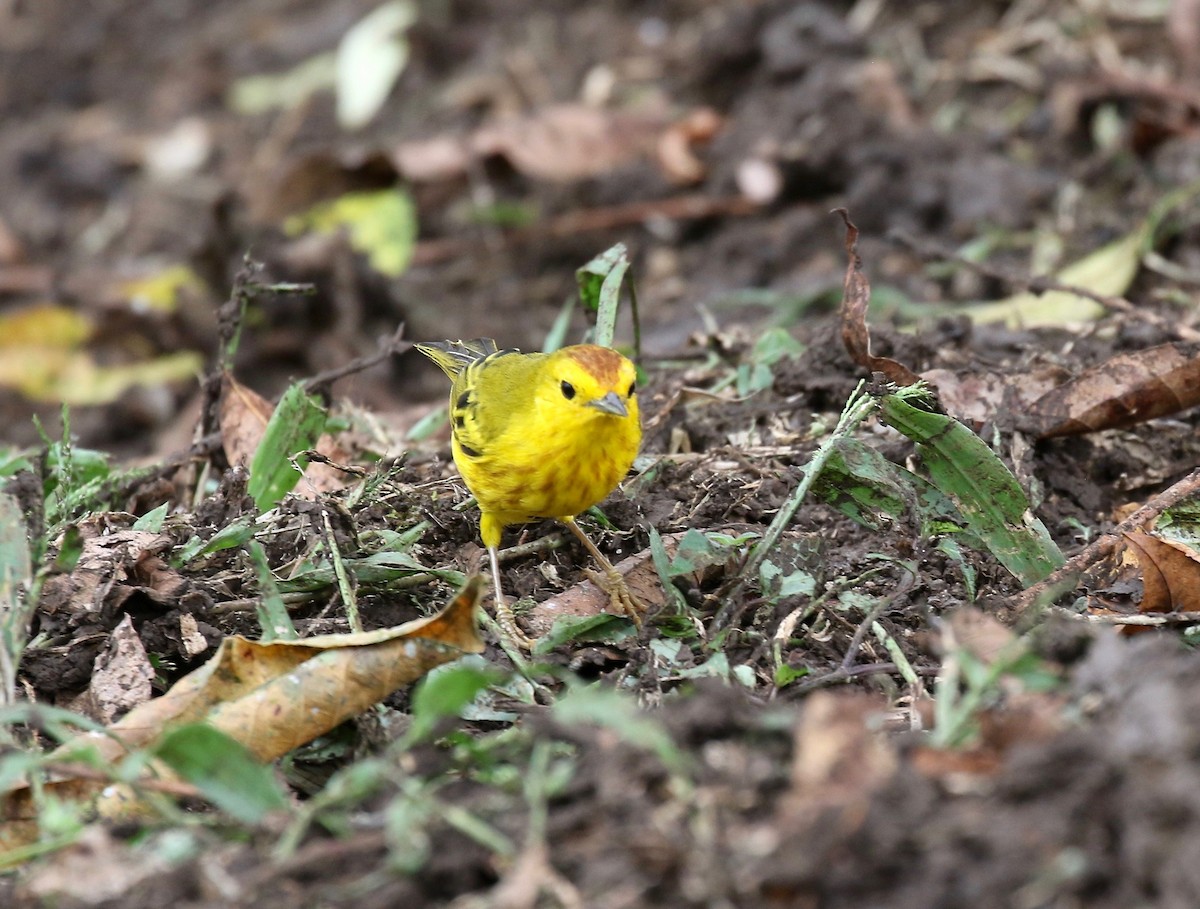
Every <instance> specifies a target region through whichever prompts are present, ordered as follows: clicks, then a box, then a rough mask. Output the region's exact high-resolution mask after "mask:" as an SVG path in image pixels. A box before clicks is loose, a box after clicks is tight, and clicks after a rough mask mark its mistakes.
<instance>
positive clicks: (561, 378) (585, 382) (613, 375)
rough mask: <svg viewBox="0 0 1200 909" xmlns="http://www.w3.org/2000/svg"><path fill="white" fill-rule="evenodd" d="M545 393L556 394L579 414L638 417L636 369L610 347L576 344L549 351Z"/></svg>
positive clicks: (627, 359)
mask: <svg viewBox="0 0 1200 909" xmlns="http://www.w3.org/2000/svg"><path fill="white" fill-rule="evenodd" d="M547 363H548V365H549V367H550V368H549V369H548V370H547V372H546V376H547V378H546V382H547V383H548V384H552V385H553V388H547V389H546V391H545V393H546V394H548V395H550V396H555V395H556V396H557V397H558V399H559V400H561V401H565V402H567V403H569V404H570V405H571V407H572V408H582V410H580V411H577V413H579V415H580V416H585V415H591V416H595V415H600V414H605V415H608V416H613V417H620V418H625V419H629V418H632V419H633V420H634V421H635V422H636V421H637V416H638V413H637V394H636V391H637V370H636V369H635V368H634V365H633V363H632V362H630V360H629V358H627V357H624V356H622V355H621V354H619V353H617V352H616V351H615V350H612V349H611V348H608V347H598V346H596V345H595V344H577V345H575V346H573V347H564V348H562V349H561V350H558V351H555V352H554V353H553V354H551V355H550V359H549V360H548V361H547Z"/></svg>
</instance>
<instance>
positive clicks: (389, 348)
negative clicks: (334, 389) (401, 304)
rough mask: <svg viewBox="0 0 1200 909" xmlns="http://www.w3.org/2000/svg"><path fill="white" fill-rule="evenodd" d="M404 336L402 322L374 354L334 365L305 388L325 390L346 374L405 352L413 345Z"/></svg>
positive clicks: (305, 384)
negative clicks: (340, 364)
mask: <svg viewBox="0 0 1200 909" xmlns="http://www.w3.org/2000/svg"><path fill="white" fill-rule="evenodd" d="M403 337H404V323H403V322H401V323H400V325H399V326H397V328H396V330H395V331H394V332H392V334H391V336H390V337H388V339H387V340H386V341H383V342H382V343H381V344H380V345H379V350H377V351H376V352H375V353H373V354H367V355H366V356H363V357H358V358H357V359H355V360H351V361H350V362H349V363H346V364H344V365H342V366H337V367H334V368H333V369H330V370H326V371H325V372H322V373H318V374H317V375H315V376H313V377H312V378H311V379H308V380H307V381H305V383H304V390H305V391H307V392H309V393H310V394H316V393H320V392H323V391H324V390H325V389H326V388H327V387H328V386H330V385H332V384H333V383H334V382H336V381H337V380H338V379H344V378H345V377H346V376H350V375H354V373H356V372H362V371H363V370H367V369H370V368H371V367H372V366H374V365H375V364H376V363H382V362H383V361H384V360H386V359H387V358H388V357H390V356H391V355H392V354H397V353H403V352H404V351H406V350H408V349H409V348H410V347H412V342H411V341H404V340H402V339H403Z"/></svg>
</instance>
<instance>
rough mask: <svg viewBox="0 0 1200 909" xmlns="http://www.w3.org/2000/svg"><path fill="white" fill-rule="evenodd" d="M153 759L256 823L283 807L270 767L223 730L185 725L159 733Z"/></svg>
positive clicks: (220, 804) (231, 812) (223, 807)
mask: <svg viewBox="0 0 1200 909" xmlns="http://www.w3.org/2000/svg"><path fill="white" fill-rule="evenodd" d="M154 750H155V754H156V755H157V757H158V758H159V759H160V760H162V761H164V762H165V763H166V764H167V765H168V766H170V768H171V769H172V770H174V771H175V772H176V773H178V774H179V775H180V776H181V777H183V778H184V779H185V780H187V781H188V782H189V783H191V784H192V785H193V786H195V787H196V788H197V789H199V790H200V791H201V792H202V793H204V796H205V798H207V799H208V800H209V801H211V802H212V803H213V804H214V805H216V806H217V807H218V808H220V809H221V810H222V811H224V812H226V813H227V814H229V815H230V816H232V817H234V818H236V819H237V820H239V821H242V822H243V823H246V824H256V823H258V822H259V821H261V820H262V819H263V818H264V817H265V816H266V815H267V814H268V813H270V812H272V811H279V810H281V809H283V808H286V807H287V799H286V798H284V795H283V791H282V790H281V789H280V788H279V784H278V783H277V782H276V780H275V776H274V774H273V773H272V771H271V769H270V768H268V767H265V766H263V765H262V764H260V763H259V762H258V761H257V760H255V758H254V755H252V754H251V753H250V751H249V750H248V749H247V748H246V747H245V746H244V745H242V744H241V742H238V741H237V740H236V739H233V738H230V737H229V736H228V735H226V734H225V733H223V732H221V731H219V730H217V729H214V728H213V727H212V726H208V725H206V724H204V723H191V724H188V725H186V726H180V727H178V728H177V729H173V730H171V731H170V732H168V733H167V734H166V735H165V736H163V738H162V741H161V742H160V743H159V744H158V746H157V747H156V748H155V749H154Z"/></svg>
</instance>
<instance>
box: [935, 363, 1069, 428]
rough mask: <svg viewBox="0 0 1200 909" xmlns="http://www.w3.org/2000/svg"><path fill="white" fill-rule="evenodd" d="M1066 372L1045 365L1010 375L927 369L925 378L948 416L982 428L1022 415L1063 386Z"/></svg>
mask: <svg viewBox="0 0 1200 909" xmlns="http://www.w3.org/2000/svg"><path fill="white" fill-rule="evenodd" d="M1065 377H1066V374H1065V372H1064V371H1063V370H1062V369H1060V368H1058V367H1056V366H1045V367H1039V368H1037V369H1034V370H1032V371H1030V372H1025V373H1018V374H1016V375H1008V374H1005V373H999V372H988V371H983V372H979V371H974V372H969V373H956V372H953V371H951V370H949V369H927V370H925V371H924V372H923V373H921V378H922V379H924V380H925V381H926V382H928V383H929V384H930V385H932V386H933V387H934V388H936V389H937V393H938V401H940V402H941V405H942V407H943V408H944V409H945V411H946V413H948V414H949V415H950V416H952V417H954V418H955V419H957V420H960V421H961V422H963V423H966V424H967V425H968V426H974V427H979V426H982V425H983V424H984V423H989V422H992V421H994V420H995V419H996V417H997V416H998V415H1000V414H1021V413H1025V412H1027V411H1028V410H1029V408H1030V407H1031V406H1032V405H1033V403H1034V402H1035V401H1037V400H1038V399H1039V398H1041V397H1042V396H1044V395H1045V394H1047V393H1048V392H1049V391H1051V390H1052V389H1053V388H1055V387H1056V386H1058V385H1061V384H1062V382H1063V381H1064V379H1065Z"/></svg>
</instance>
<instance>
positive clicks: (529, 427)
mask: <svg viewBox="0 0 1200 909" xmlns="http://www.w3.org/2000/svg"><path fill="white" fill-rule="evenodd" d="M416 347H417V349H418V350H419V351H421V353H423V354H425V355H426V356H427V357H429V358H430V359H431V360H433V362H435V363H436V364H437V365H438V366H439V367H441V369H442V371H443V372H445V373H446V375H447V376H449V377H450V380H451V388H450V421H451V430H452V451H453V454H454V463H455V464H456V465H458V470H459V473H461V474H462V477H463V480H464V482H466V484H467V488H469V489H470V490H471V492H472V493H473V494H474V496H475V498H476V500H477V501H478V502H479V509H480V512H481V514H480V520H479V531H480V536H481V537H482V539H483V544H484V546H486V547H487V549H488V553H489V556H490V557H491V559H492V572H493V583H494V585H495V588H496V590H495V593H496V603H497V607H498V610H505V607H504V604H503V598H502V596H501V594H500V578H499V567H498V564H497V561H496V551H497V550H498V548H499V546H500V536H501V532H502V531H503V529H504V528H505V526H507V525H509V524H519V523H522V522H524V521H530V520H536V519H539V518H558V519H560V520H562V521H563V522H564V523H566V525H567V526H568V527H569V528H570V529H571V530H572V531H573V532H574V533H575V534H576V536H578V537H579V538H580V540H581V541H582V542H583V543H584V545H585V546H586V547H587V549H588V550H589V552H591V554H592V556H593V558H595V559H596V560H597V561H598V562H599V563H600V565H601V567H602V568H603V569H604V578H603V580H602V583H603V586H604V587H605V588H606V589H607V590H608V591H609V593H610V594H611V595H612V597H613V600H614V602H615V603H616V604H617V605H618V607H619V608H620V609H621V610H622V611H625V612H627V613H630V614H632V615H634V616H635V617H636V616H637V614H638V611H639V607H638V604H636V603H635V601H634V600H633V598H632V597H631V596H630V595H629V592H628V590H627V589H625V586H624V582H623V581H622V580H621V579H620V576H619V575H618V574H617V573H616V571H615V569H613V567H612V566H611V565H610V564H609V563H608V561H607V560H606V559H605V558H604V556H603V555H601V554H600V552H599V550H597V549H596V548H595V546H594V545H593V544H592V542H591V541H590V540H588V539H587V537H586V536H584V535H583V532H582V531H581V530H580V529H579V527H578V525H577V524H576V523H575V520H574V517H575V515H577V514H579V513H580V512H582V511H585V510H586V509H588V508H590V507H591V506H593V505H595V504H596V503H598V502H600V501H601V500H602V499H604V498H605V496H607V495H608V494H609V493H610V492H612V490H613V489H614V488H615V487H616V485H617V484H618V483H619V482H620V481H621V478H622V477H624V476H625V474H626V473H627V472H628V471H629V468H630V466H631V465H632V464H633V459H634V457H635V456H636V455H637V450H638V445H639V444H640V443H641V437H642V431H641V426H640V424H639V422H638V405H637V394H636V390H635V379H636V371H635V369H634V365H633V363H631V362H630V361H629V360H628V359H627V358H625V357H623V356H621V354H619V353H617V352H616V351H615V350H611V349H609V348H606V347H597V346H596V345H593V344H579V345H576V346H573V347H564V348H562V349H561V350H557V351H554V352H553V353H532V354H525V353H521V352H519V351H516V350H497V349H496V344H495V342H494V341H491V340H488V339H479V340H475V341H465V342H464V341H440V342H431V343H424V344H417V345H416ZM501 617H502V619H503V618H507V616H506V615H505V613H504V612H503V611H502V612H501ZM507 624H509V625H511V620H509V621H508V623H507ZM506 630H508V631H509V632H510V634H511V633H513V631H515V626H512V627H511V628H508V629H506ZM514 636H515V637H517V638H518V641H519V642H521V643H525V644H527V643H528V639H524V640H522V639H523V638H524V636H523V635H522V634H520V632H516V634H515V635H514Z"/></svg>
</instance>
